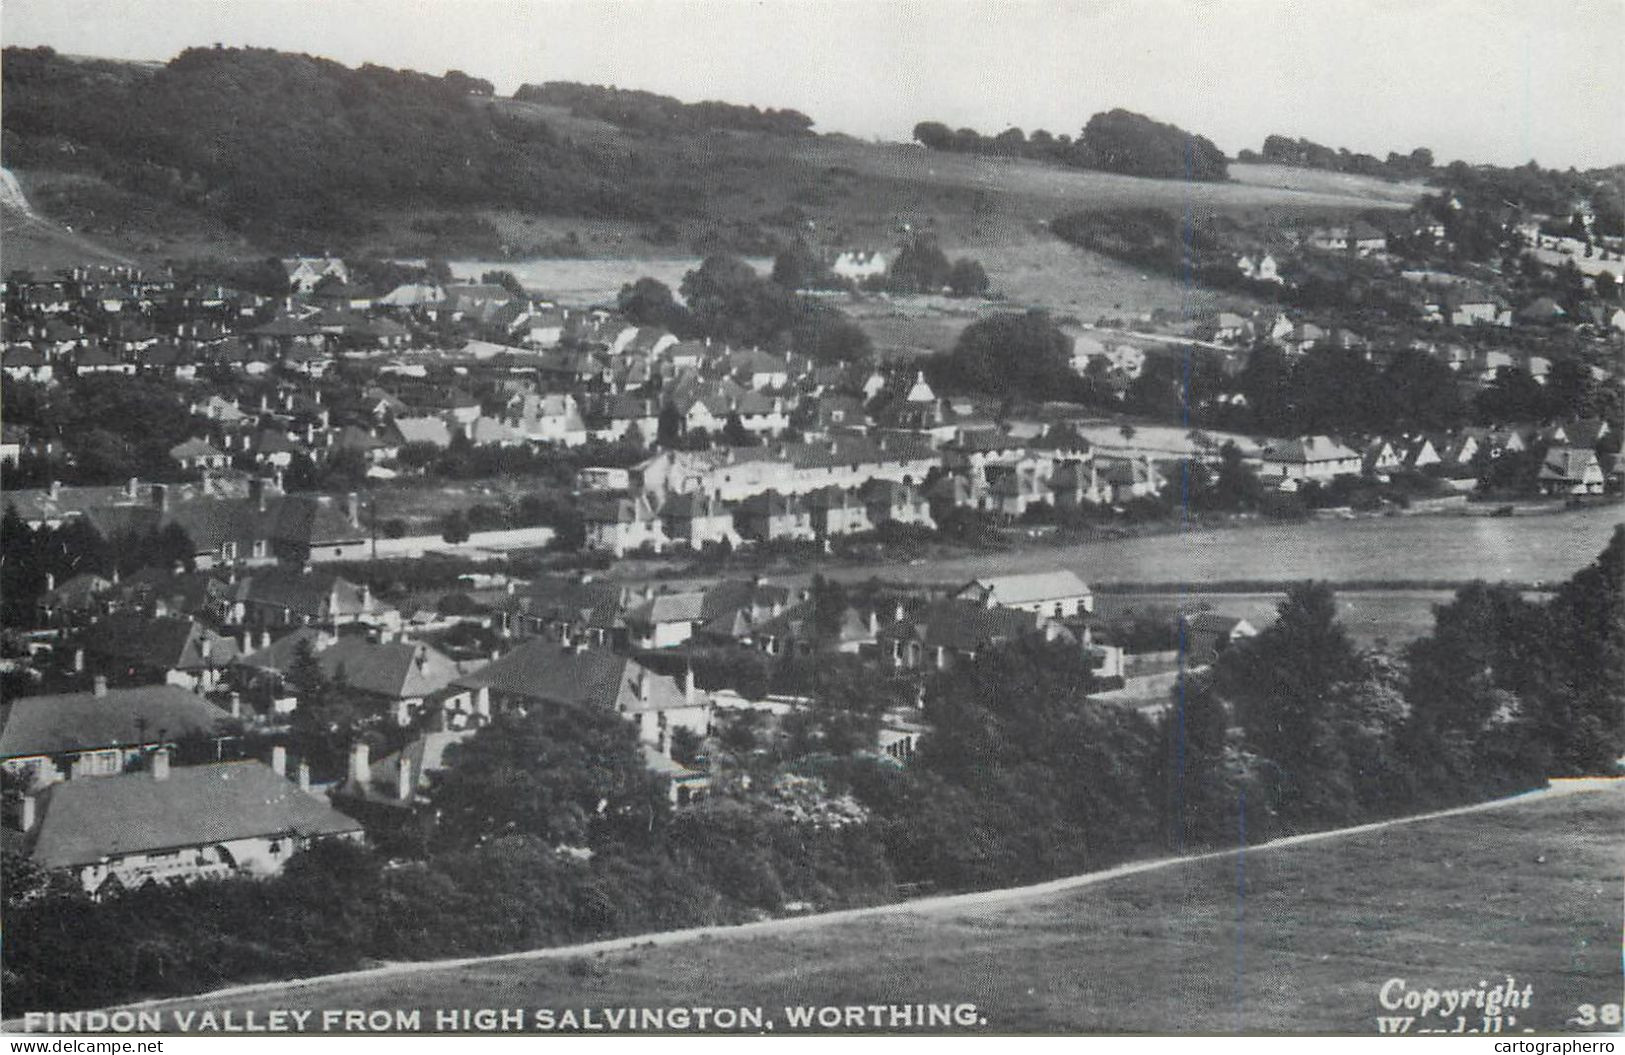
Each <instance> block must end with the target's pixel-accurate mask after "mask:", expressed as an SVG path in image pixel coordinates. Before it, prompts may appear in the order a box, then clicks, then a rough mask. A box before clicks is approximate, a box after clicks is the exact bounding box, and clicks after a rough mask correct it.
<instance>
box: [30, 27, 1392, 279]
mask: <svg viewBox="0 0 1625 1055" xmlns="http://www.w3.org/2000/svg"><path fill="white" fill-rule="evenodd" d="M4 75H5V83H4V89H5V91H4V96H3V100H0V101H3V105H4V134H5V154H6V157H7V163H8V165H10V166H11V167H12V168H13V169H14V170H16V171H17V173H18V175H19V177H20V178H21V180H22V182H23V185H24V187H25V188H26V189H27V191H28V193H29V196H30V198H31V199H32V201H33V202H34V204H35V207H36V208H38V209H39V210H40V211H41V212H42V213H44V214H45V215H47V216H50V217H52V218H53V219H55V220H58V221H60V222H62V223H64V224H66V225H69V226H71V227H72V228H73V230H74V231H76V232H78V233H79V234H80V235H88V236H89V237H91V238H94V239H98V240H101V241H104V242H105V243H106V244H108V245H110V246H112V247H115V248H116V249H117V250H119V251H120V252H125V253H129V254H133V255H139V256H142V257H146V258H157V257H163V256H187V255H196V254H199V253H215V254H219V255H224V256H245V255H258V254H263V253H265V252H270V251H283V250H293V249H306V250H309V249H313V248H320V249H331V250H335V251H345V252H358V251H360V252H371V253H379V254H388V255H399V256H425V255H436V256H448V257H478V258H512V257H554V258H560V257H563V258H568V257H610V258H637V257H664V256H679V257H681V256H690V255H703V254H705V253H708V252H711V251H715V250H718V249H728V250H732V251H735V252H740V253H745V254H749V255H763V254H771V253H772V252H773V251H775V250H776V248H777V247H779V246H781V245H782V244H784V243H785V242H786V241H787V240H789V239H791V238H794V237H798V236H800V237H810V238H812V239H813V240H814V241H817V242H819V243H822V244H825V245H828V246H838V245H839V246H846V245H872V246H883V245H889V244H892V243H893V242H894V241H895V240H896V239H897V238H899V237H900V236H901V235H902V234H904V233H905V232H907V231H910V230H912V231H919V230H926V231H932V232H935V233H936V234H937V235H938V236H939V237H940V238H941V240H942V241H943V242H944V243H945V244H948V245H951V246H997V247H1020V246H1027V245H1032V244H1040V245H1042V244H1046V243H1049V242H1051V241H1052V240H1051V239H1049V236H1048V235H1047V233H1046V232H1045V230H1044V229H1043V224H1044V223H1045V222H1046V221H1047V220H1048V219H1049V218H1051V217H1053V216H1054V215H1057V214H1058V213H1059V212H1061V211H1065V210H1066V209H1067V208H1075V207H1078V206H1080V205H1086V204H1087V205H1096V206H1100V205H1105V206H1114V205H1124V206H1130V205H1161V206H1166V207H1169V208H1177V209H1184V208H1191V209H1194V210H1196V211H1198V212H1209V211H1225V212H1236V213H1258V212H1261V211H1267V212H1270V213H1273V214H1278V215H1282V216H1286V217H1290V218H1299V217H1306V216H1315V215H1324V214H1328V213H1347V212H1352V211H1359V210H1363V209H1369V208H1373V207H1382V206H1388V205H1391V206H1400V205H1403V204H1406V203H1408V202H1409V201H1410V200H1412V199H1413V198H1414V196H1415V193H1416V190H1417V188H1414V187H1411V186H1407V185H1400V184H1392V183H1384V182H1382V181H1378V180H1364V181H1361V180H1359V179H1358V178H1353V177H1350V178H1346V179H1344V180H1341V181H1340V182H1337V183H1330V182H1327V181H1324V180H1318V181H1317V180H1312V179H1310V178H1308V177H1322V176H1324V175H1325V174H1321V173H1305V174H1298V173H1290V172H1287V173H1282V172H1272V173H1270V174H1269V175H1267V176H1265V177H1255V175H1254V174H1252V173H1250V172H1248V171H1247V170H1248V168H1249V166H1241V165H1236V166H1232V168H1231V175H1232V177H1233V178H1232V180H1231V181H1229V182H1212V183H1189V182H1183V181H1173V180H1151V179H1141V178H1135V177H1130V176H1120V175H1112V174H1108V173H1101V172H1090V171H1082V170H1078V169H1068V168H1063V167H1061V166H1059V165H1055V164H1050V163H1045V162H1040V161H1031V160H1022V159H1013V158H996V157H979V156H971V155H954V154H945V153H940V152H931V151H927V150H925V149H924V148H922V147H920V146H918V145H912V144H896V143H865V142H861V141H858V140H855V139H852V138H849V137H845V136H840V135H822V136H819V135H808V134H797V135H786V134H776V133H773V132H761V131H739V130H736V129H733V128H727V129H719V128H716V127H710V128H709V129H706V128H699V129H695V128H685V129H683V134H681V135H675V134H666V133H654V132H650V131H647V130H644V129H641V128H639V127H636V126H635V122H627V121H626V120H625V119H624V118H620V119H621V120H622V122H623V124H627V123H631V124H633V125H634V126H633V127H622V125H617V124H611V123H609V122H608V121H605V120H602V119H600V118H598V117H594V116H591V113H590V108H584V107H581V106H576V107H573V108H567V107H565V106H562V105H557V104H554V103H538V102H527V101H520V100H513V99H500V98H498V99H493V98H491V97H489V96H485V95H481V94H477V93H476V94H470V90H469V89H468V88H467V86H466V84H465V83H464V82H462V81H458V80H454V79H451V78H437V77H430V76H426V75H423V74H417V73H411V72H408V71H396V70H385V69H381V68H379V67H373V66H364V67H362V68H360V69H354V70H352V69H347V68H345V67H343V66H341V65H339V64H337V63H332V62H328V61H326V60H321V59H315V58H312V57H310V56H301V55H286V54H281V53H277V52H270V51H260V50H235V49H191V50H189V51H187V52H185V53H184V54H182V55H181V56H179V57H178V58H177V59H175V60H174V61H172V62H170V63H169V64H167V65H166V66H162V67H156V68H155V67H152V66H150V65H137V64H122V63H114V62H106V61H101V60H86V59H74V58H68V57H65V56H61V55H56V54H54V53H44V52H41V51H39V50H38V49H36V50H32V51H20V50H18V49H8V51H7V53H6V61H5V66H4ZM546 97H547V98H570V95H569V93H568V92H562V91H560V90H558V89H555V91H554V93H553V94H552V95H548V96H546ZM656 98H658V97H656ZM136 100H139V104H137V102H136ZM691 111H692V112H693V113H700V114H705V113H709V112H711V111H707V110H705V109H704V107H703V105H702V106H700V107H697V108H690V109H685V110H684V111H682V112H683V113H690V112H691ZM753 112H754V111H750V110H749V108H723V110H722V113H723V115H724V117H726V118H727V119H729V120H733V121H734V122H735V123H736V124H737V123H739V116H740V114H742V113H743V114H745V115H747V116H748V115H749V114H750V113H753ZM767 113H769V114H772V113H774V112H773V111H768V112H767ZM695 119H696V118H693V117H690V118H689V120H695ZM745 123H746V124H748V122H745ZM1300 177H1302V178H1300ZM8 255H9V254H8ZM19 262H20V263H26V261H19Z"/></svg>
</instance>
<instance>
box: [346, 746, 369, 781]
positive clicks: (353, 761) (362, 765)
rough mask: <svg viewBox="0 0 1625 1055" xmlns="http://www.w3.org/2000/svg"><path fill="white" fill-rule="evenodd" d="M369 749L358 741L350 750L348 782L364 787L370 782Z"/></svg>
mask: <svg viewBox="0 0 1625 1055" xmlns="http://www.w3.org/2000/svg"><path fill="white" fill-rule="evenodd" d="M371 750H372V749H371V748H369V747H368V746H367V743H366V741H364V740H362V741H358V742H357V743H356V745H355V746H354V747H352V748H350V781H351V783H354V784H359V785H360V786H362V787H366V786H367V785H368V784H369V783H370V782H371V780H372V760H371V757H370V756H371Z"/></svg>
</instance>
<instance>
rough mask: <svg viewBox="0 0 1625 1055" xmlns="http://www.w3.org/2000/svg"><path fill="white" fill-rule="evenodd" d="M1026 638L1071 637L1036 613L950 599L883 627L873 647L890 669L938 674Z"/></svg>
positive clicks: (1063, 629)
mask: <svg viewBox="0 0 1625 1055" xmlns="http://www.w3.org/2000/svg"><path fill="white" fill-rule="evenodd" d="M1029 634H1042V635H1043V636H1044V637H1045V639H1046V640H1050V641H1054V640H1057V639H1059V638H1070V637H1071V633H1070V631H1068V630H1066V628H1065V627H1063V626H1061V624H1060V623H1058V622H1056V621H1054V620H1053V619H1050V618H1049V617H1047V616H1043V615H1039V614H1037V613H1036V612H1024V611H1019V610H1017V609H1014V608H1004V607H1001V606H999V605H992V606H989V605H986V604H982V603H980V602H977V601H968V600H963V599H957V598H948V599H946V600H941V601H934V602H932V603H931V604H928V605H926V606H925V607H924V608H921V609H920V610H919V611H917V612H915V613H913V614H912V615H904V616H902V617H901V618H899V619H898V620H897V621H896V622H894V623H892V624H891V625H890V626H886V627H882V628H881V629H880V630H879V632H878V633H877V634H876V637H875V647H876V650H877V652H878V653H879V656H880V660H881V662H882V663H884V664H886V665H887V666H890V667H892V668H894V669H901V670H921V669H937V670H942V669H946V668H948V667H950V666H952V665H954V664H956V663H961V662H969V661H972V660H974V659H975V658H976V656H977V655H978V654H979V653H981V652H982V651H984V650H986V649H989V648H994V647H997V646H999V645H1003V644H1008V643H1010V642H1012V641H1016V640H1018V639H1020V638H1022V637H1024V636H1027V635H1029Z"/></svg>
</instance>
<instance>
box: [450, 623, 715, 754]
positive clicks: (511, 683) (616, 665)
mask: <svg viewBox="0 0 1625 1055" xmlns="http://www.w3.org/2000/svg"><path fill="white" fill-rule="evenodd" d="M451 687H452V690H453V695H452V696H450V697H449V698H448V699H447V700H446V708H447V717H448V721H449V722H450V723H451V725H452V727H453V728H458V727H462V726H465V725H468V724H480V723H482V722H483V721H485V720H486V719H488V717H489V716H490V715H491V714H492V713H493V712H504V711H518V712H520V713H534V712H538V711H540V712H541V713H544V714H553V713H559V712H561V711H564V710H568V709H586V708H596V709H602V710H607V711H611V712H614V713H617V714H621V715H624V716H625V717H626V718H628V719H629V720H631V721H633V722H634V723H635V724H636V725H637V729H638V736H639V739H641V740H642V741H643V742H644V743H646V744H649V745H650V746H652V747H654V748H656V749H657V750H659V751H662V752H666V751H669V750H670V746H671V742H670V736H671V734H672V733H673V732H674V731H675V730H677V729H688V730H690V731H691V732H693V733H696V734H698V735H700V736H704V735H705V734H706V733H707V732H709V731H710V726H711V699H710V697H709V696H708V695H706V694H705V693H703V692H700V691H699V690H698V689H697V688H695V685H694V677H693V674H692V672H690V673H688V674H687V675H686V676H685V677H684V678H683V679H682V681H681V683H679V682H678V680H677V679H675V678H671V677H667V676H666V675H664V674H656V673H655V672H654V671H652V670H649V669H648V668H647V667H645V666H643V664H641V663H639V662H637V661H636V660H634V659H631V658H629V657H627V656H622V655H617V654H616V653H614V652H607V651H601V650H593V649H581V648H568V647H564V646H561V645H558V644H555V643H553V642H551V641H544V640H541V639H535V640H531V641H527V642H525V643H524V644H521V645H519V646H518V647H517V648H515V649H513V650H512V651H511V652H509V653H507V654H506V655H504V656H502V657H501V658H499V659H496V660H493V661H492V662H491V663H490V664H488V665H487V666H485V667H482V668H481V669H479V670H477V671H475V672H474V673H472V674H467V675H464V676H463V677H461V678H458V679H457V680H456V681H454V682H453V683H452V686H451Z"/></svg>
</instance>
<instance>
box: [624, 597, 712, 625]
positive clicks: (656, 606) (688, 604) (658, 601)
mask: <svg viewBox="0 0 1625 1055" xmlns="http://www.w3.org/2000/svg"><path fill="white" fill-rule="evenodd" d="M704 613H705V594H703V593H701V592H700V591H698V590H689V591H685V592H683V593H657V594H655V595H654V596H653V597H651V598H649V599H648V600H647V601H644V602H643V603H642V604H639V605H635V606H634V607H632V608H631V609H629V610H628V611H627V613H626V622H627V624H628V625H634V626H658V625H659V624H661V623H694V622H698V621H699V620H700V619H702V618H704Z"/></svg>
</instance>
